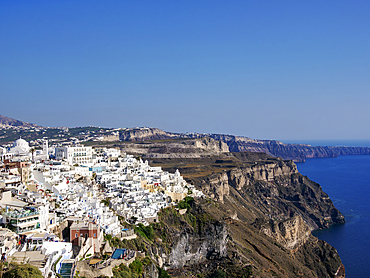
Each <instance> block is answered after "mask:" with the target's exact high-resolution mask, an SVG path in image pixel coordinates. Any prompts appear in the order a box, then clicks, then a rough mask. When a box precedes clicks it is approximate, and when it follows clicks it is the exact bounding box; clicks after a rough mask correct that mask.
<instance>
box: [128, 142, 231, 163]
mask: <svg viewBox="0 0 370 278" xmlns="http://www.w3.org/2000/svg"><path fill="white" fill-rule="evenodd" d="M121 149H122V150H123V151H125V152H128V153H131V154H137V155H141V156H142V157H143V158H146V159H147V158H199V157H203V156H210V155H217V154H221V153H227V152H229V147H228V146H227V144H226V143H224V142H222V141H216V140H214V139H212V138H209V137H204V138H195V139H177V140H172V141H165V142H161V141H154V142H145V143H143V142H140V143H139V142H136V143H132V142H130V143H124V144H121Z"/></svg>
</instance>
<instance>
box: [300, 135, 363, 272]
mask: <svg viewBox="0 0 370 278" xmlns="http://www.w3.org/2000/svg"><path fill="white" fill-rule="evenodd" d="M297 143H303V142H297ZM305 143H307V144H311V145H316V144H314V143H310V142H305ZM332 143H333V144H329V142H326V144H321V143H318V145H322V146H325V145H326V146H329V145H339V144H337V143H338V142H332ZM340 145H349V146H358V145H361V146H370V144H368V143H364V142H361V144H357V143H356V144H355V143H353V144H349V142H346V143H343V144H340ZM297 167H298V170H299V172H300V173H301V174H303V175H305V176H307V177H308V178H309V179H311V180H313V181H315V182H317V183H319V184H320V185H321V186H322V189H323V190H324V191H325V192H326V193H327V194H329V197H330V198H331V200H332V201H333V203H334V205H335V207H336V208H338V209H339V210H340V211H341V212H342V213H343V215H344V217H345V219H346V223H345V224H340V225H334V226H332V227H331V228H329V229H326V230H321V231H316V232H314V235H315V236H317V237H318V238H319V239H322V240H325V241H326V242H328V243H329V244H331V245H332V246H334V247H335V248H336V249H337V250H338V253H339V255H340V257H341V259H342V262H343V264H344V266H345V268H346V277H349V278H355V277H370V155H349V156H339V157H337V158H313V159H306V162H304V163H297Z"/></svg>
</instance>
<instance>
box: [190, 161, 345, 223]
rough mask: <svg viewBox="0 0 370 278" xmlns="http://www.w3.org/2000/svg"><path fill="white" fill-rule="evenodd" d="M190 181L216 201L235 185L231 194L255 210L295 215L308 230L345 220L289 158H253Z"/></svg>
mask: <svg viewBox="0 0 370 278" xmlns="http://www.w3.org/2000/svg"><path fill="white" fill-rule="evenodd" d="M191 182H193V183H194V184H197V185H198V186H199V187H200V188H201V189H202V191H203V193H205V194H206V195H207V196H209V197H211V198H213V199H215V200H217V201H220V202H224V200H225V198H227V197H228V196H229V194H230V192H231V187H232V188H235V190H236V191H235V193H233V194H234V195H235V194H237V195H238V196H240V197H242V198H243V199H244V200H245V201H246V202H247V203H248V204H250V206H251V209H252V210H254V211H255V212H256V214H258V213H263V215H264V216H266V217H268V218H269V219H274V220H280V221H285V220H288V219H289V218H290V217H293V216H296V215H299V216H300V217H302V218H303V220H304V221H305V222H306V224H307V225H308V227H309V228H310V230H316V229H323V228H327V227H329V226H330V225H332V224H335V223H344V222H345V220H344V217H343V215H342V214H341V213H340V211H338V210H337V209H336V208H335V207H334V205H333V202H332V201H331V200H330V198H329V197H328V195H327V194H326V193H325V192H323V190H322V188H321V186H320V185H319V184H317V183H315V182H313V181H311V180H309V179H308V178H307V177H304V176H302V175H301V174H299V173H298V171H297V167H296V165H295V163H294V162H292V161H290V160H289V161H287V160H282V159H268V160H265V161H256V162H255V163H254V164H249V165H247V164H246V165H244V166H243V167H237V168H232V169H230V170H226V171H223V172H222V173H213V174H211V175H209V176H207V177H202V178H199V179H197V178H194V179H192V180H191Z"/></svg>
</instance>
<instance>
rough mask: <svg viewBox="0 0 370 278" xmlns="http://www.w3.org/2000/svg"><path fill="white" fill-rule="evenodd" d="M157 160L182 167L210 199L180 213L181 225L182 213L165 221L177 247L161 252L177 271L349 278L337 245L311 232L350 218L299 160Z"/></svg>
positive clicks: (242, 156) (247, 156)
mask: <svg viewBox="0 0 370 278" xmlns="http://www.w3.org/2000/svg"><path fill="white" fill-rule="evenodd" d="M212 159H213V160H212ZM195 161H197V162H198V165H196V163H195ZM151 163H154V164H157V165H162V167H164V169H166V170H170V171H173V170H174V169H175V167H176V168H179V169H180V172H185V173H186V174H184V176H185V177H186V179H187V180H188V181H189V182H191V183H193V184H195V185H196V186H197V187H198V188H199V189H202V190H203V192H204V193H205V194H206V195H207V196H209V198H210V199H208V200H199V201H196V202H194V204H192V207H191V210H190V211H188V212H187V213H186V214H185V215H184V216H179V215H178V216H177V217H179V218H181V217H183V218H182V220H181V221H180V220H179V221H178V223H179V224H178V226H179V227H178V229H174V228H173V226H174V225H173V223H174V222H176V221H173V220H170V221H169V220H168V219H173V217H174V216H171V217H169V216H167V218H166V217H164V218H162V221H163V222H164V223H166V224H164V225H165V226H164V227H165V228H164V229H163V227H162V228H161V229H162V230H166V231H167V233H169V234H172V236H171V237H170V238H172V239H171V240H170V241H169V242H167V244H168V245H169V249H168V250H171V251H168V252H167V253H166V252H165V253H164V254H162V255H161V256H160V257H161V258H162V259H161V261H162V263H163V265H164V266H165V267H166V268H167V269H168V271H169V272H170V273H171V274H172V275H174V276H181V273H182V274H184V273H187V275H190V276H191V275H197V274H199V273H201V272H202V273H205V274H204V276H203V277H212V275H213V274H214V272H215V271H218V270H220V269H221V270H222V271H224V272H226V273H227V277H242V275H245V277H248V275H250V274H251V273H253V276H254V277H344V267H343V265H342V263H341V260H340V258H339V255H338V253H337V252H336V250H335V249H334V248H333V247H332V246H330V245H329V244H327V243H325V242H323V241H321V240H318V239H317V238H315V237H313V236H312V235H311V230H314V229H321V228H326V227H328V226H329V225H331V224H334V223H344V217H343V215H342V214H341V213H340V212H339V211H338V210H337V209H336V208H335V207H334V205H333V203H332V202H331V200H330V199H329V197H328V195H327V194H325V193H324V192H323V191H322V189H321V187H320V186H319V185H318V184H317V183H314V182H312V181H310V180H309V179H308V178H307V177H304V176H302V175H301V174H299V173H298V172H297V168H296V165H295V164H294V163H293V162H292V161H285V160H282V159H277V158H271V157H267V156H266V155H265V154H262V153H260V154H256V153H255V154H253V153H226V154H223V155H222V156H221V155H219V156H217V157H214V158H210V157H208V158H203V159H202V158H199V159H196V160H195V159H179V158H177V159H153V160H152V161H151ZM185 169H186V170H185ZM199 227H201V228H199ZM173 229H174V230H173ZM171 231H172V232H171ZM166 238H168V237H166ZM225 246H226V248H225ZM162 249H163V250H165V248H162ZM206 250H207V251H206ZM212 254H213V255H212ZM157 256H158V255H157ZM180 269H181V271H180ZM197 269H202V271H201V272H199V271H197ZM221 270H220V271H221Z"/></svg>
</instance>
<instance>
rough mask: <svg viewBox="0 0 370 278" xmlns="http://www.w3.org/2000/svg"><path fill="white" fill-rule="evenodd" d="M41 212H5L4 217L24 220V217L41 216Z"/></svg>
mask: <svg viewBox="0 0 370 278" xmlns="http://www.w3.org/2000/svg"><path fill="white" fill-rule="evenodd" d="M39 214H40V212H38V211H26V212H19V211H10V212H5V213H4V214H3V215H4V216H6V217H9V218H12V219H19V218H24V217H29V216H34V215H39Z"/></svg>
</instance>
